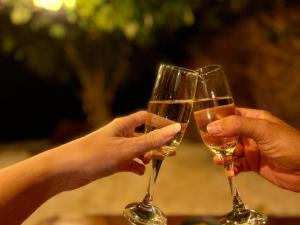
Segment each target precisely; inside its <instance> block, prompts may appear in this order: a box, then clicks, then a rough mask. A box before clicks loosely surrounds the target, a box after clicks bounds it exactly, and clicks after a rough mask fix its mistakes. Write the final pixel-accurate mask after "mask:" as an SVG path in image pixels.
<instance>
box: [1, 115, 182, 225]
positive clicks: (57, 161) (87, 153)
mask: <svg viewBox="0 0 300 225" xmlns="http://www.w3.org/2000/svg"><path fill="white" fill-rule="evenodd" d="M146 119H147V112H145V111H140V112H137V113H134V114H131V115H129V116H125V117H122V118H117V119H115V120H113V121H112V122H111V123H109V124H108V125H106V126H104V127H103V128H101V129H99V130H96V131H95V132H93V133H90V134H88V135H86V136H84V137H82V138H79V139H76V140H74V141H71V142H69V143H66V144H64V145H61V146H58V147H56V148H54V149H50V150H48V151H45V152H43V153H41V154H38V155H36V156H34V157H32V158H29V159H27V160H24V161H22V162H19V163H17V164H14V165H12V166H9V167H6V168H4V169H2V170H0V187H1V188H0V221H1V224H2V223H3V224H9V225H17V224H21V223H22V222H23V221H24V220H25V219H26V218H27V217H28V216H29V215H30V214H31V213H32V212H34V210H36V209H37V208H38V207H39V206H40V205H41V204H43V203H44V202H45V201H47V200H48V199H49V198H51V197H52V196H54V195H56V194H58V193H60V192H63V191H68V190H72V189H75V188H79V187H81V186H83V185H85V184H88V183H90V182H92V181H94V180H96V179H99V178H102V177H105V176H109V175H111V174H114V173H117V172H133V173H136V174H139V175H142V174H143V173H144V171H145V166H144V165H143V164H142V162H141V160H142V161H143V162H144V163H147V162H148V161H149V159H147V158H145V157H144V155H145V153H147V152H148V151H149V150H151V149H157V148H159V147H160V146H162V145H163V144H165V143H166V142H168V141H170V140H171V139H172V138H173V137H174V135H175V134H176V133H177V132H179V131H180V129H181V126H180V124H177V123H174V124H172V125H169V126H166V127H163V128H161V129H156V130H154V131H152V132H150V133H148V134H145V135H138V134H136V133H135V129H136V128H137V127H139V126H140V125H142V124H144V123H145V122H146ZM137 158H140V159H141V160H136V159H137Z"/></svg>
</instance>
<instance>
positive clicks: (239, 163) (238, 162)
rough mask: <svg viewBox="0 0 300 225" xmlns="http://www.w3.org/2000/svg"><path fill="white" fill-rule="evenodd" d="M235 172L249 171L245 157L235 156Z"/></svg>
mask: <svg viewBox="0 0 300 225" xmlns="http://www.w3.org/2000/svg"><path fill="white" fill-rule="evenodd" d="M233 166H234V172H235V174H238V173H241V172H246V171H250V167H249V165H248V162H247V159H246V158H245V157H241V158H235V159H234V161H233Z"/></svg>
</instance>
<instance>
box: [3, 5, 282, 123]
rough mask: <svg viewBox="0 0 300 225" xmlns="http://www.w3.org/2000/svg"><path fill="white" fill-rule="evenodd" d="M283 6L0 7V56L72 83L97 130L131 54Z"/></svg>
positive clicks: (104, 118) (126, 70)
mask: <svg viewBox="0 0 300 225" xmlns="http://www.w3.org/2000/svg"><path fill="white" fill-rule="evenodd" d="M285 2H286V1H283V0H273V1H271V0H264V1H260V0H252V1H251V0H176V1H174V0H164V1H161V0H147V1H139V0H88V1H86V0H76V1H75V0H33V1H32V0H1V1H0V32H1V35H0V42H1V45H2V46H1V50H2V52H3V53H4V54H7V55H10V56H13V57H14V58H15V59H16V60H17V61H22V62H24V63H26V64H27V65H28V66H29V67H30V68H31V69H32V70H33V71H34V72H35V73H36V74H37V75H40V76H44V77H45V78H47V79H49V78H51V79H53V78H54V79H57V80H59V81H67V80H69V79H72V78H74V76H77V79H78V80H79V81H80V83H81V85H82V90H83V92H82V102H83V108H84V110H85V111H86V113H87V114H94V116H91V118H90V123H98V122H103V121H105V120H106V119H107V118H108V117H109V114H110V113H109V107H110V105H111V103H112V101H113V97H114V93H115V92H116V90H117V88H118V86H119V85H120V83H121V82H122V81H123V80H124V79H125V77H126V74H127V73H128V68H129V67H130V57H131V56H132V55H133V54H134V49H137V48H139V49H143V50H144V51H153V49H155V46H157V44H158V43H159V41H161V39H160V37H161V36H162V35H164V34H167V37H170V36H174V35H178V34H180V32H181V33H182V31H183V32H185V33H187V34H190V33H189V32H188V30H192V31H193V32H194V33H195V34H197V35H199V34H201V35H202V34H203V35H205V34H209V33H211V32H215V31H217V30H218V29H220V28H222V26H223V25H224V24H226V23H230V22H232V21H234V20H236V19H238V18H239V17H241V16H244V15H247V14H249V13H253V12H254V13H256V12H259V11H261V10H269V9H272V8H273V7H276V6H277V5H282V4H285ZM204 31H205V32H204ZM164 41H166V42H168V40H164ZM180 41H181V40H179V39H178V40H177V42H180ZM160 44H161V43H160ZM182 45H184V43H183V44H182ZM158 51H159V49H158ZM100 115H101V116H100Z"/></svg>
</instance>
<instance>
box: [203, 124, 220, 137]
mask: <svg viewBox="0 0 300 225" xmlns="http://www.w3.org/2000/svg"><path fill="white" fill-rule="evenodd" d="M206 129H207V131H208V133H210V134H213V135H217V134H221V133H222V131H223V127H222V124H221V122H220V121H214V122H212V123H210V124H208V125H207V127H206Z"/></svg>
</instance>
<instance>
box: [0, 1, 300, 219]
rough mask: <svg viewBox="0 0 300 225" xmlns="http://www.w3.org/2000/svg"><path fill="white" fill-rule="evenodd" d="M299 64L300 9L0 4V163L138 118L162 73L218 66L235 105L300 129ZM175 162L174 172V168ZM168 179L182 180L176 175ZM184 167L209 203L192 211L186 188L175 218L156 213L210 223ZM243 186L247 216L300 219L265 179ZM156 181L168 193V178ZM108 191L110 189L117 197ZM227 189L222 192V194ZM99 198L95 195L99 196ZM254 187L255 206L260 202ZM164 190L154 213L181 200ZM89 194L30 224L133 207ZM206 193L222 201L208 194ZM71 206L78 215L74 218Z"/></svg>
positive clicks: (274, 4)
mask: <svg viewBox="0 0 300 225" xmlns="http://www.w3.org/2000/svg"><path fill="white" fill-rule="evenodd" d="M299 59H300V1H297V0H164V1H162V0H147V1H142V0H0V68H1V70H0V106H1V107H0V124H1V129H0V153H1V152H3V154H4V155H5V156H1V154H0V164H1V163H2V164H1V165H2V166H3V165H7V164H8V161H9V160H8V161H5V160H6V159H10V158H9V157H11V156H10V154H13V155H14V156H15V155H18V154H19V153H20V152H23V149H25V152H26V153H25V155H26V157H29V156H32V155H33V154H36V153H38V152H40V151H43V150H45V149H47V148H50V146H53V145H57V144H61V143H64V142H66V141H68V140H70V139H74V138H76V137H78V136H80V135H83V134H85V133H87V132H89V131H91V130H94V129H96V128H98V127H100V126H102V125H104V124H106V123H108V122H109V121H111V120H112V119H113V118H115V117H118V116H122V115H126V114H129V113H132V112H134V111H137V110H139V109H145V107H146V105H147V101H148V99H149V97H150V95H151V90H152V85H153V82H154V79H155V77H156V71H157V68H158V65H159V63H162V62H163V63H169V64H174V65H177V66H183V67H187V68H191V69H196V68H198V67H200V66H203V65H207V64H221V65H223V67H224V69H225V72H226V75H227V77H228V80H229V83H230V86H231V90H232V92H233V96H234V99H235V103H236V105H237V106H241V107H251V108H259V109H264V110H268V111H270V112H271V113H272V114H274V115H276V116H277V117H279V118H281V119H283V120H285V121H286V122H287V123H289V124H290V125H292V126H294V127H296V128H298V129H300V116H299V115H300V101H299V93H300V60H299ZM192 122H193V121H192ZM191 124H192V125H191V129H190V130H189V131H188V132H187V135H186V136H187V137H186V141H187V142H186V143H187V144H185V145H183V147H182V148H183V149H187V152H189V151H191V149H193V148H195V147H193V146H194V145H195V146H196V145H197V146H198V145H200V144H201V141H200V138H199V135H198V134H197V132H196V129H195V128H194V127H193V123H191ZM18 149H22V151H19V150H18ZM189 149H190V150H189ZM8 150H9V151H10V152H11V153H7V152H9V151H8ZM192 151H193V150H192ZM27 152H29V153H28V155H27ZM182 152H183V153H182V154H185V153H184V151H182ZM22 154H23V153H22ZM6 155H9V157H8V156H6ZM22 157H23V156H22ZM22 157H21V156H20V157H19V156H17V159H18V160H19V159H21V158H22ZM26 157H24V158H26ZM203 157H204V158H205V157H206V158H205V160H203V161H201V160H200V159H199V165H200V164H202V166H203V165H204V164H205V163H206V162H207V165H206V164H205V166H207V168H208V170H212V171H215V170H216V169H214V168H215V167H213V165H212V163H211V155H209V153H208V151H207V155H204V156H203ZM174 158H176V159H174V160H175V161H174V162H176V160H179V159H180V157H179V156H178V158H177V157H174ZM192 158H193V156H191V158H190V159H192ZM22 159H23V158H22ZM1 160H2V161H1ZM172 160H173V159H172ZM195 160H196V159H195ZM15 161H17V160H15V159H13V160H11V161H10V162H15ZM208 163H209V164H208ZM178 165H179V164H178ZM193 165H194V164H193V163H190V164H189V165H188V166H193ZM196 165H197V166H198V163H197V164H195V167H194V168H195V171H196V172H195V174H197V176H198V175H199V177H201V173H203V174H202V175H203V176H202V179H203V180H204V181H208V180H209V181H210V183H211V184H216V185H218V187H223V186H222V185H223V184H221V185H220V184H219V183H218V182H220V180H222V181H223V179H224V177H223V174H222V172H221V171H218V172H217V173H216V174H219V176H220V177H221V178H220V177H218V175H216V174H214V176H209V175H208V173H205V171H203V172H199V171H200V169H198V168H197V167H196ZM169 168H172V170H174V171H177V170H178V171H179V172H178V171H177V172H178V174H180V171H181V170H179V169H178V168H179V167H172V166H169ZM189 168H190V170H189V171H190V172H189V174H188V175H186V176H187V177H186V179H187V180H188V178H189V176H191V177H190V182H191V183H190V186H189V187H194V188H195V190H196V191H197V190H200V191H199V192H201V188H203V189H202V192H203V193H204V194H203V195H205V196H207V202H205V197H203V198H201V201H202V203H201V204H200V203H199V204H198V202H194V201H196V200H195V198H194V196H190V197H189V195H188V194H190V193H193V192H192V191H190V193H186V195H185V194H184V190H185V187H187V186H188V185H187V184H185V185H187V186H183V187H182V188H181V195H178V196H177V198H178V199H180V198H181V197H182V198H183V199H184V200H185V201H186V202H187V204H190V205H189V206H191V207H190V208H189V206H182V207H181V206H180V207H179V211H176V210H177V208H176V207H175V206H174V210H173V208H172V205H171V206H170V205H165V206H162V208H166V211H167V213H171V214H172V213H173V214H177V213H178V212H179V213H181V214H189V213H190V214H197V215H198V214H201V213H205V214H206V213H207V211H205V210H208V211H209V214H211V215H215V214H217V215H220V214H222V212H224V211H226V210H225V209H224V208H222V207H223V205H222V204H221V205H219V208H218V207H215V208H216V209H215V211H214V207H212V208H209V205H210V204H209V203H211V198H210V197H208V196H211V195H210V194H211V193H210V194H209V193H208V194H205V191H206V190H208V192H209V191H213V190H212V188H211V186H207V187H206V183H209V182H198V183H199V184H195V182H194V181H196V180H198V178H195V177H192V174H193V172H192V171H193V168H191V167H189ZM166 171H167V166H166ZM201 171H202V170H201ZM173 174H175V172H173V171H172V175H173ZM195 174H194V175H195ZM163 176H164V175H162V177H163ZM184 176H185V175H184ZM215 177H218V180H217V179H216V178H215ZM128 179H129V180H126V181H124V182H123V183H122V184H121V185H120V188H121V187H122V185H124V184H126V185H127V182H128V185H129V183H130V182H131V183H132V186H130V185H129V186H130V187H134V188H136V189H138V190H139V191H141V193H142V192H143V186H142V184H136V183H135V182H138V181H137V178H136V177H134V178H133V181H130V179H131V178H128ZM146 179H147V178H146ZM214 179H216V180H214ZM251 179H254V180H255V179H256V178H253V177H252V178H251ZM251 179H248V178H247V179H244V181H243V175H242V177H241V180H242V181H241V185H240V186H241V187H242V188H241V189H243V193H244V195H243V196H245V199H246V201H247V202H250V205H251V204H252V206H253V205H254V206H255V207H256V208H258V209H260V210H262V211H265V212H266V213H269V214H272V213H273V214H274V215H284V216H289V215H291V216H300V213H299V210H297V207H296V206H295V204H296V200H297V197H295V195H292V194H289V193H285V192H283V191H282V190H277V189H276V188H274V190H275V189H276V190H275V191H274V192H272V191H269V190H271V189H270V187H269V186H268V185H267V184H265V183H263V182H264V181H261V180H259V182H258V183H259V184H261V186H259V188H257V187H256V185H255V184H254V183H253V182H250V181H251ZM119 180H122V178H120V177H119ZM161 180H162V181H160V182H164V181H163V180H165V182H167V178H166V177H164V178H162V179H161ZM178 180H181V179H178ZM199 180H201V178H199ZM102 182H104V184H103V183H101V185H102V186H101V187H105V181H102ZM116 182H118V181H116V180H114V184H113V188H118V185H116ZM178 182H179V181H178ZM186 182H188V181H186ZM214 182H215V183H214ZM243 182H244V183H243ZM247 182H248V183H247ZM224 183H225V179H224ZM95 185H97V184H95ZM166 185H168V186H169V184H167V183H166ZM178 185H180V183H178ZM197 185H198V186H197ZM226 185H227V184H226V183H225V184H224V193H225V192H226V193H227V192H228V190H227V186H226ZM243 185H244V188H243ZM129 186H128V187H129ZM170 186H171V185H170ZM101 187H99V186H97V189H98V191H99V193H100V192H101V190H102V189H101ZM113 188H111V187H110V186H109V188H108V189H109V190H110V191H111V190H112V189H113ZM256 188H257V189H259V192H260V194H259V195H260V196H263V197H262V198H258V197H257V196H256V194H257V192H256ZM162 189H163V188H160V193H162V196H160V197H157V199H158V200H161V204H164V203H168V202H169V200H170V199H172V197H169V198H167V197H166V196H168V194H169V193H173V192H175V193H177V190H176V191H175V190H173V192H172V187H170V189H169V191H170V192H167V191H165V192H164V190H162ZM91 190H94V189H92V187H88V188H87V189H85V192H84V191H82V193H88V194H86V198H83V197H82V199H84V200H82V202H81V200H78V199H79V197H78V198H77V197H75V195H72V197H69V198H68V197H64V199H68V200H59V199H58V200H54V202H53V203H51V202H50V203H49V205H50V206H51V204H52V205H53V210H52V211H51V209H48V208H47V206H46V208H45V209H43V208H42V209H41V211H40V212H37V214H36V215H38V216H37V218H39V219H40V218H45V217H49V216H52V215H55V214H56V213H57V211H59V212H63V211H64V210H63V207H64V205H65V204H67V203H69V205H67V206H66V210H65V211H72V210H73V211H75V212H78V211H80V212H82V211H84V212H90V211H91V210H90V209H92V210H96V209H97V210H99V212H102V211H101V210H102V208H101V207H104V209H103V210H104V211H103V212H106V211H105V210H108V209H109V210H110V211H109V213H112V214H120V212H121V210H122V207H123V205H125V204H126V203H128V201H129V200H128V199H129V198H132V199H131V200H133V199H136V193H135V191H136V190H134V191H131V192H130V193H131V194H132V196H130V195H129V193H128V196H130V197H128V196H127V195H126V192H125V191H124V190H123V189H121V190H119V192H120V193H122V194H123V195H124V196H122V197H124V199H126V196H127V197H128V199H126V200H124V199H122V198H121V197H120V196H119V197H118V195H117V194H115V192H114V194H111V192H109V191H107V192H106V191H105V190H104V189H103V190H102V194H103V193H105V194H103V196H109V197H107V198H109V199H110V200H111V199H113V200H111V202H105V203H103V204H102V205H101V204H100V199H101V197H99V198H98V199H97V198H93V196H94V195H95V193H96V192H93V191H91ZM251 190H252V192H253V193H254V194H251V193H250V192H251ZM272 190H273V189H272ZM247 191H248V192H249V193H248V195H247ZM123 192H124V193H123ZM78 193H79V192H78ZM220 193H223V191H220ZM275 193H276V194H275ZM213 194H214V195H216V196H218V193H216V191H215V192H213ZM227 194H228V193H227ZM79 195H80V194H78V196H79ZM158 195H159V194H158ZM70 196H71V195H70ZM164 196H165V197H164ZM247 196H248V197H247ZM249 196H250V197H249ZM253 196H255V197H257V198H255V197H253ZM279 196H281V197H282V198H281V199H279V198H280V197H279ZM103 198H105V197H103ZM264 198H266V199H264ZM298 198H299V196H298ZM61 199H63V198H61ZM76 199H77V200H78V201H77V200H76ZM87 199H88V200H87ZM94 199H97V202H96V200H95V202H94ZM251 200H252V202H251ZM293 200H294V201H295V204H294V205H293V203H292V202H291V201H293ZM298 200H300V199H298ZM73 201H74V202H75V203H74V202H73ZM103 201H104V200H103ZM118 201H122V202H120V205H121V206H120V205H117V204H116V203H115V202H118ZM201 201H200V202H201ZM285 201H286V202H285ZM78 202H79V203H78ZM86 202H88V203H87V204H85V203H86ZM224 202H225V203H230V200H228V199H227V200H224ZM278 202H280V203H281V204H279V205H281V206H278V205H277V203H278ZM297 202H299V201H297ZM110 203H111V204H110ZM275 203H276V204H275ZM106 204H108V205H106ZM114 204H115V205H114ZM182 204H184V203H182ZM57 205H59V206H60V207H61V208H59V207H56V206H57ZM75 205H81V206H85V207H86V208H85V209H81V208H80V209H77V208H75ZM195 205H198V206H199V207H200V205H201V206H205V207H207V208H205V207H204V208H197V207H196V206H195ZM287 205H290V207H287ZM50 206H49V207H50ZM108 206H109V207H108ZM68 207H69V208H68ZM88 207H90V208H88ZM168 207H169V208H168ZM224 207H225V206H224ZM226 207H227V205H226ZM272 207H273V208H272ZM54 208H55V210H56V209H57V211H55V210H54ZM175 208H176V210H175ZM184 209H186V210H187V211H185V210H184ZM298 209H299V205H298ZM43 210H44V211H43ZM60 210H61V211H60ZM172 210H173V211H172ZM227 211H228V210H227ZM32 221H36V220H35V219H33V220H32ZM0 223H1V222H0ZM29 224H30V225H32V224H33V223H32V224H31V223H28V225H29Z"/></svg>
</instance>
